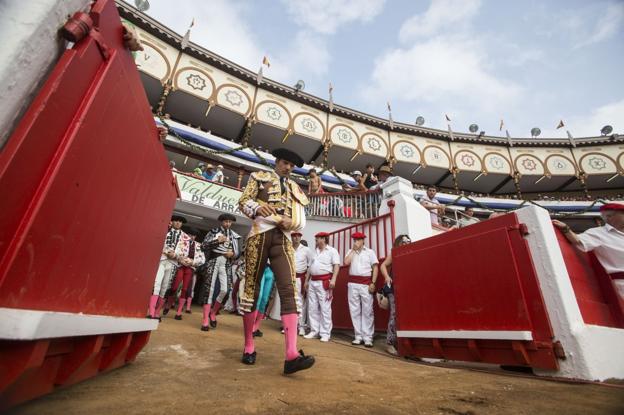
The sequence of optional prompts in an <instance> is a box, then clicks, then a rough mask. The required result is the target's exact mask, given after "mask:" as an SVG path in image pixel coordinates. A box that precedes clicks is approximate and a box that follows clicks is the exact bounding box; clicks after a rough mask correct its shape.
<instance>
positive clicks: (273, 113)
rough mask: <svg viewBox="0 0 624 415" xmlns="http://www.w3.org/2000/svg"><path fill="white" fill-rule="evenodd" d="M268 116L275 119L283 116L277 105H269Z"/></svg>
mask: <svg viewBox="0 0 624 415" xmlns="http://www.w3.org/2000/svg"><path fill="white" fill-rule="evenodd" d="M266 114H267V117H269V118H270V119H272V120H273V121H277V120H279V119H280V118H282V112H281V111H280V110H279V108H277V107H269V108H268V109H267V111H266Z"/></svg>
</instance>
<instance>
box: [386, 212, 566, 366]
mask: <svg viewBox="0 0 624 415" xmlns="http://www.w3.org/2000/svg"><path fill="white" fill-rule="evenodd" d="M523 232H524V226H523V225H521V224H519V223H518V220H517V217H516V215H515V214H508V215H505V216H503V217H500V218H496V219H492V220H488V221H486V222H482V223H480V224H476V225H472V226H470V227H467V228H463V229H460V230H456V231H452V232H448V233H446V234H442V235H438V236H435V237H432V238H427V239H425V240H421V241H418V242H415V243H413V244H410V245H406V246H403V247H399V248H397V249H396V250H395V251H393V272H394V283H395V298H396V306H397V331H398V333H399V338H400V340H399V350H400V352H401V353H402V354H407V355H410V354H411V355H416V356H419V357H434V358H446V359H452V360H468V361H481V362H489V363H498V364H516V365H528V366H534V367H539V368H544V369H556V368H557V367H558V363H557V358H556V356H555V350H554V349H555V345H553V343H552V337H553V332H552V329H551V327H550V322H549V319H548V315H547V312H546V308H545V305H544V301H543V298H542V294H541V291H540V288H539V282H538V280H537V276H536V273H535V270H534V268H533V264H532V261H531V256H530V253H529V250H528V247H527V244H526V241H525V240H524V239H523Z"/></svg>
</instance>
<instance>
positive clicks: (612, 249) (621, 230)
mask: <svg viewBox="0 0 624 415" xmlns="http://www.w3.org/2000/svg"><path fill="white" fill-rule="evenodd" d="M600 213H601V216H602V218H603V219H604V221H605V225H604V226H599V227H597V228H591V229H588V230H586V231H585V232H583V233H581V234H578V235H577V234H575V233H574V232H572V230H571V229H570V227H569V226H568V225H566V224H565V223H563V222H560V221H558V220H553V225H555V226H556V227H557V228H559V229H561V232H563V234H564V235H565V237H566V239H567V240H568V241H570V243H571V244H572V245H574V246H576V247H577V248H578V249H580V250H581V251H583V252H589V251H593V252H594V254H595V255H596V258H597V259H598V261H599V262H600V264H601V265H602V267H603V268H604V269H605V271H606V272H607V274H609V275H610V276H611V278H612V279H613V282H614V284H615V287H616V288H617V290H618V293H619V295H620V298H621V299H622V300H624V204H622V203H607V204H605V205H602V206H601V207H600Z"/></svg>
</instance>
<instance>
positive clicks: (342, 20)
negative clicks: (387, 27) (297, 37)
mask: <svg viewBox="0 0 624 415" xmlns="http://www.w3.org/2000/svg"><path fill="white" fill-rule="evenodd" d="M385 1H386V0H314V1H310V0H282V3H283V4H284V6H286V8H287V10H288V13H289V14H290V15H291V16H292V17H293V18H294V20H295V22H297V23H300V24H301V25H302V26H307V27H308V29H310V30H313V31H315V32H318V33H323V34H333V33H335V32H336V30H338V28H339V27H340V26H341V25H343V24H346V23H350V22H357V21H360V22H368V21H370V20H372V19H373V18H374V17H375V16H377V15H378V14H379V13H380V12H381V10H382V9H383V5H384V3H385Z"/></svg>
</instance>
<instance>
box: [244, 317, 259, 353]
mask: <svg viewBox="0 0 624 415" xmlns="http://www.w3.org/2000/svg"><path fill="white" fill-rule="evenodd" d="M257 315H258V311H257V310H256V311H252V312H251V313H245V314H243V330H244V333H245V353H253V352H254V351H255V350H256V347H255V345H254V338H253V327H254V322H255V321H256V316H257Z"/></svg>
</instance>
